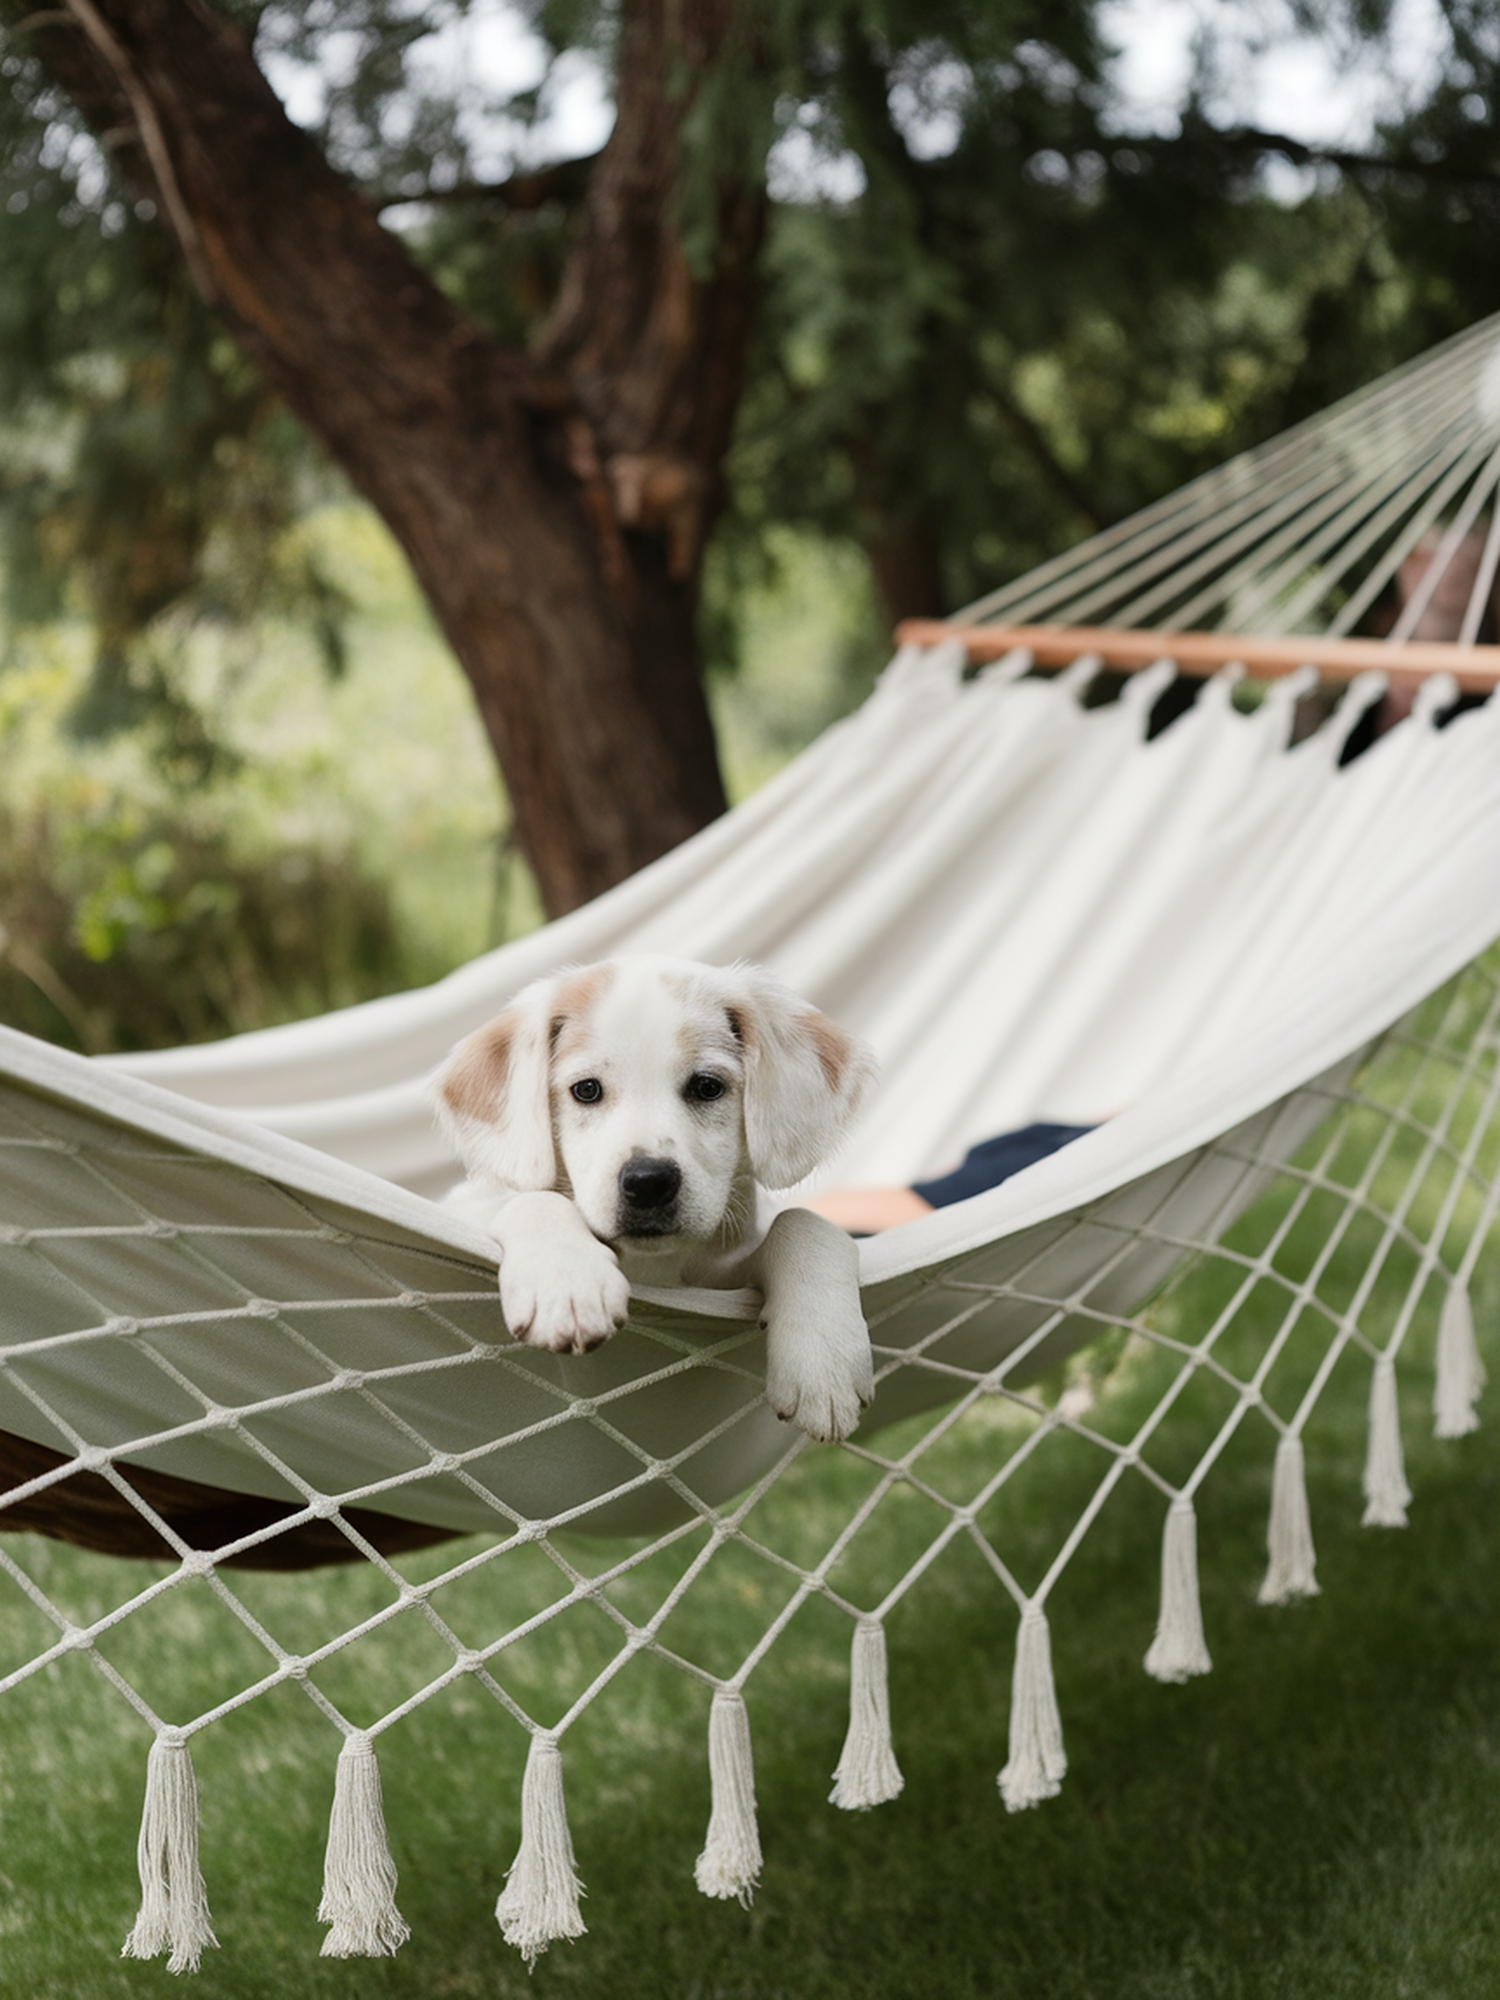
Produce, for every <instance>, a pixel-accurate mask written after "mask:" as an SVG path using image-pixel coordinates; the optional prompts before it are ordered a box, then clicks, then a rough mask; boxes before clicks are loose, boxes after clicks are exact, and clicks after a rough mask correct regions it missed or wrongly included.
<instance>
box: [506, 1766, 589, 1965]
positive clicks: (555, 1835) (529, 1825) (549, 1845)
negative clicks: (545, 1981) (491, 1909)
mask: <svg viewBox="0 0 1500 2000" xmlns="http://www.w3.org/2000/svg"><path fill="white" fill-rule="evenodd" d="M582 1890H583V1884H582V1883H581V1882H580V1881H579V1879H578V1869H577V1864H576V1862H575V1861H574V1859H573V1841H572V1837H571V1836H570V1834H569V1832H568V1813H567V1807H566V1805H565V1803H564V1801H563V1779H562V1753H561V1752H560V1751H559V1749H558V1747H557V1738H556V1737H555V1736H548V1735H545V1734H540V1733H539V1734H537V1735H535V1736H533V1737H532V1739H531V1748H530V1750H529V1751H528V1752H527V1755H526V1776H525V1778H524V1780H523V1781H522V1785H521V1845H520V1847H519V1848H518V1849H517V1850H516V1858H515V1860H514V1861H513V1862H512V1863H511V1864H510V1867H509V1869H508V1870H507V1871H506V1878H505V1887H504V1888H503V1889H502V1890H501V1891H500V1897H499V1900H498V1902H497V1903H496V1904H495V1921H496V1922H497V1923H498V1924H499V1926H500V1929H501V1931H502V1933H503V1934H504V1937H505V1942H506V1943H507V1944H513V1945H514V1946H515V1947H516V1949H517V1950H518V1951H519V1952H520V1954H521V1956H522V1957H523V1958H524V1959H525V1961H526V1963H527V1965H528V1966H534V1965H535V1964H536V1962H537V1960H538V1959H539V1958H540V1957H541V1955H542V1953H543V1952H544V1951H545V1950H546V1949H547V1947H548V1945H549V1944H552V1943H553V1942H554V1941H555V1940H556V1939H558V1938H576V1937H582V1936H583V1935H584V1933H585V1931H586V1930H587V1929H588V1926H587V1924H585V1923H584V1921H583V1918H582V1916H581V1915H580V1913H579V1909H578V1898H579V1896H580V1894H581V1893H582Z"/></svg>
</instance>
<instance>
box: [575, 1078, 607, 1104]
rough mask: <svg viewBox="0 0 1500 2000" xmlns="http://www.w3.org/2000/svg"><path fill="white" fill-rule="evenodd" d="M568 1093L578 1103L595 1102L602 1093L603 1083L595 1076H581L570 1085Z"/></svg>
mask: <svg viewBox="0 0 1500 2000" xmlns="http://www.w3.org/2000/svg"><path fill="white" fill-rule="evenodd" d="M568 1094H569V1096H571V1097H573V1098H575V1099H576V1100H577V1101H578V1103H580V1104H597V1103H598V1102H599V1100H600V1098H601V1097H602V1096H603V1095H604V1085H603V1084H602V1083H601V1082H600V1081H599V1079H598V1077H597V1076H583V1077H580V1078H579V1079H578V1081H577V1083H575V1084H574V1085H573V1086H572V1087H571V1089H570V1091H569V1093H568Z"/></svg>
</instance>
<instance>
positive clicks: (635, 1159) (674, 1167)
mask: <svg viewBox="0 0 1500 2000" xmlns="http://www.w3.org/2000/svg"><path fill="white" fill-rule="evenodd" d="M681 1192H682V1169H681V1167H679V1166H678V1164H677V1162H676V1161H675V1160H663V1159H656V1158H653V1157H652V1156H651V1155H650V1154H647V1153H636V1154H634V1155H632V1157H631V1158H630V1159H628V1160H627V1161H626V1162H625V1164H624V1166H623V1167H621V1169H620V1198H619V1203H618V1208H617V1218H618V1224H619V1229H618V1233H619V1234H620V1235H621V1236H671V1235H674V1234H675V1233H676V1230H677V1199H678V1196H679V1195H680V1194H681Z"/></svg>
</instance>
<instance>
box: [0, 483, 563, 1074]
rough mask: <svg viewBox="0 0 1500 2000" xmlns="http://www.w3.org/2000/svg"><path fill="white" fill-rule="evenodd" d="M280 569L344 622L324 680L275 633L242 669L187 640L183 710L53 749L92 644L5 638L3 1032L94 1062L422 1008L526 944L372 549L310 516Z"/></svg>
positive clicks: (478, 766) (61, 638) (472, 767)
mask: <svg viewBox="0 0 1500 2000" xmlns="http://www.w3.org/2000/svg"><path fill="white" fill-rule="evenodd" d="M296 540H297V542H298V543H299V544H300V545H301V546H300V548H299V550H298V553H299V555H300V556H302V557H305V558H306V560H308V561H309V562H312V563H316V564H317V565H318V566H319V568H321V569H322V570H325V571H326V572H327V573H328V574H329V575H330V576H331V577H332V578H333V579H334V580H335V582H336V584H337V587H338V588H339V590H340V592H341V593H342V594H343V595H344V596H345V597H346V598H347V599H348V600H349V602H350V603H351V604H352V605H353V606H354V610H353V613H352V615H351V620H350V625H349V641H350V654H349V663H348V667H347V671H346V673H345V674H344V676H343V677H342V678H341V679H339V680H337V681H329V680H328V679H327V678H326V677H325V676H323V675H320V674H319V673H318V672H317V670H316V658H315V645H314V642H313V640H312V639H311V638H310V636H309V635H308V634H307V633H306V632H305V631H304V630H302V629H300V628H299V627H298V626H297V625H295V624H293V623H289V622H285V621H276V620H272V619H267V620H266V621H264V623H263V625H262V626H261V628H260V630H259V633H258V643H259V646H260V649H261V650H260V654H259V657H258V658H257V659H256V661H255V663H254V670H253V671H250V670H248V668H247V662H246V659H245V656H244V654H243V652H242V651H241V650H240V649H239V648H238V647H236V645H235V644H234V643H233V642H232V641H230V640H228V639H226V638H225V637H224V636H223V635H222V634H216V633H215V632H213V631H212V630H210V629H200V630H198V631H197V632H196V633H194V634H192V635H191V638H190V641H189V640H185V641H184V644H183V648H182V654H181V658H180V660H179V662H178V669H179V672H180V675H181V684H182V687H183V689H184V713H185V714H187V715H188V716H190V717H192V718H194V719H196V720H197V722H198V724H199V726H200V728H201V732H202V735H203V737H204V739H205V740H206V741H208V742H209V743H210V744H211V745H212V746H213V755H212V757H211V759H210V761H209V763H208V764H207V766H206V767H205V766H204V764H203V763H202V761H201V760H195V759H193V758H191V757H187V756H183V757H180V758H173V757H166V756H164V755H163V754H162V751H163V745H164V743H165V742H166V740H167V739H166V732H165V725H164V723H163V722H162V720H161V718H159V717H158V718H157V721H156V723H155V725H154V726H153V727H152V728H150V729H146V730H141V729H137V730H134V731H131V732H129V733H127V734H124V735H118V736H115V737H113V738H111V739H109V740H98V741H92V742H88V743H80V742H78V741H76V740H69V738H68V737H67V735H66V732H65V730H64V728H63V723H64V719H65V718H66V717H67V716H68V715H69V714H70V713H71V712H74V711H75V710H76V707H77V702H78V698H79V692H80V690H81V689H82V688H83V687H84V686H86V685H87V682H88V680H89V677H90V657H91V656H90V651H89V647H88V642H87V633H86V630H85V629H84V628H83V627H82V626H81V625H80V624H78V623H76V622H75V623H74V624H72V625H68V624H62V625H54V626H49V627H48V628H46V629H45V630H44V631H41V632H38V633H34V634H32V635H30V636H27V637H24V638H13V639H12V643H11V649H10V650H11V665H10V668H9V670H8V672H6V673H3V674H0V774H3V782H0V1021H4V1022H5V1023H6V1024H7V1025H10V1026H13V1027H20V1028H24V1029H27V1030H29V1031H30V1032H32V1033H35V1034H41V1035H44V1036H47V1037H49V1038H51V1039H53V1040H57V1041H62V1042H66V1043H68V1044H70V1045H72V1046H74V1047H78V1048H84V1049H87V1050H91V1051H92V1050H104V1049H112V1048H140V1047H154V1046H159V1045H162V1044H170V1043H176V1042H179V1041H184V1040H189V1041H191V1040H199V1039H204V1038H209V1037H214V1036H218V1035H223V1034H228V1033H233V1032H235V1031H237V1030H240V1029H244V1028H253V1027H258V1026H261V1025H264V1024H265V1023H267V1022H271V1021H277V1020H285V1019H290V1018H295V1017H300V1016H303V1015H306V1014H310V1013H318V1012H322V1011H325V1010H327V1009H329V1008H332V1007H337V1006H341V1005H344V1004H347V1003H349V1002H353V1001H357V1000H362V999H367V998H370V997H372V996H374V995H376V994H379V993H384V992H389V991H392V990H394V989H397V988H406V987H410V986H414V985H419V984H421V983H422V982H423V981H425V980H428V979H431V978H433V977H435V976H437V975H438V974H440V973H442V972H443V971H446V970H447V969H448V967H449V966H450V965H452V964H453V963H454V962H455V961H456V960H458V959H462V958H467V957H470V956H472V955H473V954H474V953H475V952H477V951H480V950H482V949H484V947H485V946H486V945H488V944H490V943H493V942H495V941H496V940H497V939H498V938H499V937H501V936H503V935H505V934H506V932H507V930H508V929H510V928H527V927H529V926H530V924H532V923H534V922H535V909H534V904H533V903H532V901H531V900H530V899H529V897H528V895H527V893H526V891H525V888H524V886H523V885H520V886H518V885H514V884H513V883H512V879H511V878H512V874H513V870H514V864H513V861H512V859H511V858H510V857H509V855H508V851H507V850H506V848H505V847H504V844H503V841H502V839H501V833H502V831H503V826H504V815H503V809H502V804H501V801H500V799H499V797H498V790H497V786H496V783H495V774H494V766H493V762H492V760H491V758H490V755H489V751H488V747H487V745H486V743H485V740H484V737H483V732H482V730H481V728H480V725H479V722H478V719H477V717H476V716H475V714H474V712H473V708H472V704H471V703H470V702H469V700H468V696H467V690H466V688H465V686H464V684H463V683H462V681H461V680H460V679H459V677H458V676H457V675H456V674H455V673H454V672H453V668H452V663H451V661H450V659H449V658H448V656H447V655H446V653H445V651H444V649H443V648H442V647H441V645H440V644H439V643H438V641H437V640H436V638H435V636H434V634H433V632H432V629H431V626H430V623H429V622H428V621H426V620H425V618H424V617H423V616H422V611H421V607H420V605H419V603H418V601H417V599H416V594H415V592H414V591H413V589H412V587H411V583H410V579H409V577H407V576H406V574H405V572H404V569H403V567H402V565H401V562H400V559H399V556H398V555H397V553H396V551H395V550H394V549H393V548H392V546H391V544H390V542H389V540H388V538H386V537H385V536H384V535H383V534H382V532H381V531H380V529H379V527H378V524H377V523H375V522H374V520H373V518H372V517H371V516H370V515H369V514H368V513H366V512H364V511H362V510H355V509H342V510H334V511H328V512H325V513H323V514H320V515H318V516H316V517H314V518H313V519H312V520H310V521H309V522H308V523H307V524H306V525H305V526H304V528H303V529H302V530H301V531H299V533H298V535H297V537H296Z"/></svg>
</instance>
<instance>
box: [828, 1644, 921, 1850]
mask: <svg viewBox="0 0 1500 2000" xmlns="http://www.w3.org/2000/svg"><path fill="white" fill-rule="evenodd" d="M905 1782H906V1780H905V1779H904V1778H903V1777H902V1775H901V1767H900V1765H899V1764H897V1762H896V1752H895V1750H894V1748H893V1747H892V1744H891V1700H890V1694H889V1691H888V1688H887V1682H886V1667H885V1627H884V1626H883V1625H879V1624H877V1623H876V1622H875V1620H874V1619H870V1618H867V1619H861V1620H860V1622H859V1624H857V1625H856V1626H855V1628H854V1645H853V1647H852V1649H851V1651H850V1655H849V1734H848V1735H847V1736H846V1737H845V1738H844V1748H843V1752H842V1754H841V1755H840V1757H839V1761H838V1768H837V1769H836V1770H835V1772H834V1774H833V1790H832V1791H831V1792H830V1793H829V1794H828V1802H829V1804H830V1805H835V1806H842V1807H843V1809H844V1810H845V1812H865V1811H867V1810H868V1809H869V1807H871V1806H883V1805H884V1804H885V1803H886V1801H887V1800H889V1799H894V1798H896V1797H898V1796H899V1794H900V1791H901V1788H902V1786H903V1785H904V1784H905Z"/></svg>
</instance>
